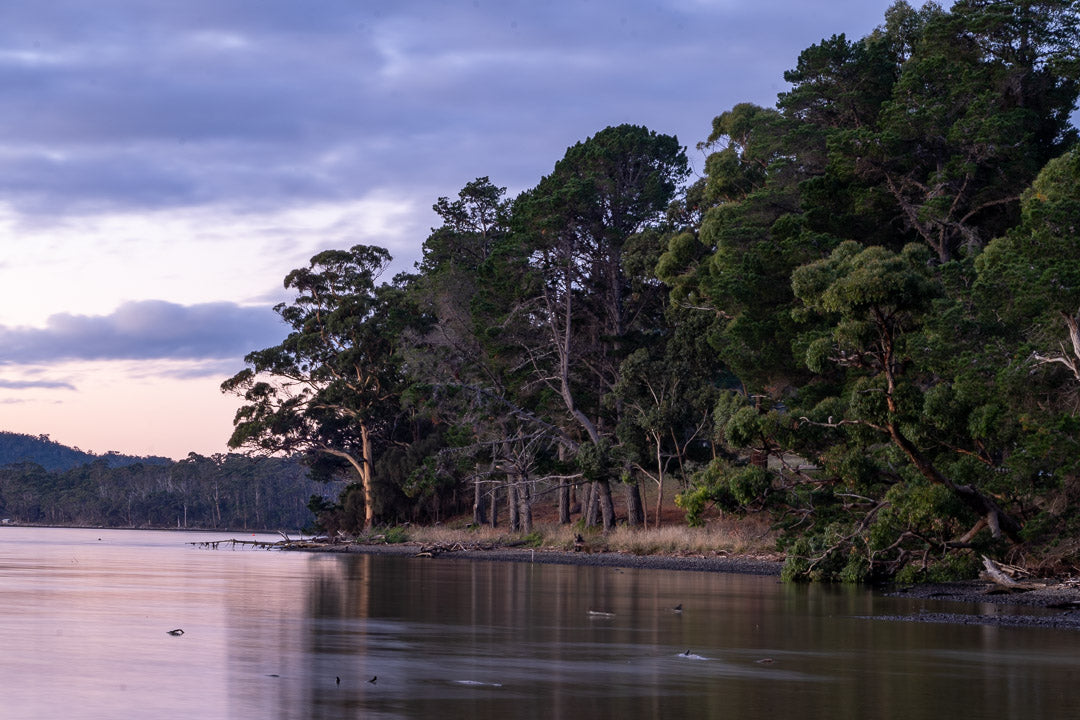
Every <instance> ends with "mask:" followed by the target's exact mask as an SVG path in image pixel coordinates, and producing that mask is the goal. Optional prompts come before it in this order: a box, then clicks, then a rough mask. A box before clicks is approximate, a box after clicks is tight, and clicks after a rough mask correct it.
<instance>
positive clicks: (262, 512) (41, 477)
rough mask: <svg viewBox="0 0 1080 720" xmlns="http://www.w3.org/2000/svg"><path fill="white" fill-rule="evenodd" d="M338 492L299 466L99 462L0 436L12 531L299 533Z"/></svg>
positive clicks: (3, 514)
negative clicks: (27, 527)
mask: <svg viewBox="0 0 1080 720" xmlns="http://www.w3.org/2000/svg"><path fill="white" fill-rule="evenodd" d="M340 487H341V485H340V484H329V485H328V484H326V483H321V482H317V481H314V480H312V479H311V478H310V477H309V471H308V468H307V467H305V466H304V465H303V464H302V463H300V462H299V461H298V460H295V459H291V460H290V459H282V458H256V457H246V456H243V455H238V454H229V455H214V456H212V457H204V456H202V455H197V454H195V453H191V454H190V455H188V457H187V458H185V459H183V460H180V461H178V462H173V461H172V460H169V459H168V458H160V457H146V458H137V457H131V456H126V455H120V454H117V453H107V454H105V455H92V454H90V453H85V452H82V451H80V450H77V449H74V448H70V447H67V446H65V445H61V444H60V443H57V442H55V441H53V440H50V439H49V438H48V437H45V436H38V437H34V436H30V435H19V434H16V433H8V432H4V433H0V518H2V519H3V521H4V522H5V523H19V524H46V525H81V526H88V527H133V528H134V527H138V528H201V529H237V530H238V529H245V530H275V531H276V530H291V531H298V530H301V529H303V528H310V527H311V526H312V523H313V520H314V516H313V515H312V511H313V510H318V509H320V508H322V507H324V506H325V505H326V504H327V498H328V497H333V496H334V495H335V494H336V493H337V492H338V491H339V490H340Z"/></svg>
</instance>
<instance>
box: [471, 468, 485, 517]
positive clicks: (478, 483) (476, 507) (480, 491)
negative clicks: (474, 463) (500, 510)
mask: <svg viewBox="0 0 1080 720" xmlns="http://www.w3.org/2000/svg"><path fill="white" fill-rule="evenodd" d="M484 510H485V507H484V484H483V482H482V478H481V476H480V474H479V473H477V475H476V480H475V481H473V525H483V524H484Z"/></svg>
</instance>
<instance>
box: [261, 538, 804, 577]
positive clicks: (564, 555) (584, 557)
mask: <svg viewBox="0 0 1080 720" xmlns="http://www.w3.org/2000/svg"><path fill="white" fill-rule="evenodd" d="M281 549H282V550H285V551H288V552H325V553H347V554H348V553H355V554H366V555H397V556H403V557H424V558H429V559H438V560H479V561H482V562H523V563H529V562H532V563H538V564H542V565H577V566H581V567H617V568H627V569H631V568H637V569H642V570H686V571H691V572H726V573H734V574H739V575H775V576H777V577H779V575H780V569H781V568H782V567H783V562H782V561H779V560H770V559H765V558H756V557H748V556H733V555H715V556H711V557H708V556H704V555H634V554H632V553H623V552H611V551H609V552H591V553H590V552H572V551H569V550H550V549H545V548H535V549H534V548H508V547H498V548H490V549H487V548H462V549H457V550H440V551H436V552H430V551H429V552H426V553H425V548H424V546H422V545H420V544H418V543H397V544H393V545H384V544H370V545H369V544H364V543H343V544H340V545H324V546H321V547H304V546H298V547H289V546H282V547H281Z"/></svg>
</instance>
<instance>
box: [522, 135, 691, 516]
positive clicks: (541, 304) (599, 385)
mask: <svg viewBox="0 0 1080 720" xmlns="http://www.w3.org/2000/svg"><path fill="white" fill-rule="evenodd" d="M686 174H687V161H686V155H685V152H684V150H683V149H682V147H680V146H679V144H678V141H677V140H676V139H675V138H674V137H671V136H667V135H658V134H657V133H655V132H653V131H650V130H648V129H647V128H644V127H638V126H632V125H620V126H618V127H609V128H606V129H605V130H602V131H600V132H598V133H597V134H596V135H594V136H593V137H591V138H588V139H587V140H585V141H584V142H581V143H578V144H576V145H574V146H573V147H571V148H569V149H568V150H567V152H566V155H565V156H564V157H563V159H562V160H560V161H559V162H558V163H556V165H555V168H554V170H553V171H552V173H551V174H550V175H548V176H546V177H545V178H543V179H542V180H541V181H540V183H539V184H538V185H537V186H536V187H535V188H534V189H532V190H530V191H528V192H526V193H523V194H522V195H521V196H520V197H519V198H518V199H517V200H516V201H515V203H514V210H513V212H514V222H515V224H516V226H517V228H518V231H519V233H520V234H521V236H522V237H523V239H524V243H525V252H527V254H528V258H529V268H530V269H531V271H532V272H533V273H535V276H536V278H537V283H536V288H537V289H536V291H535V292H534V294H533V296H532V297H531V298H523V300H524V301H525V302H523V303H522V304H521V312H522V313H523V314H525V315H527V317H528V319H529V323H530V324H531V325H532V326H533V327H534V328H535V330H536V333H535V336H534V338H533V339H532V341H531V342H530V343H529V346H528V347H527V348H526V351H527V355H528V358H529V362H530V364H531V365H532V367H533V370H534V374H535V376H536V378H537V379H538V380H539V381H541V382H542V383H544V384H545V385H546V386H547V387H548V388H550V390H551V391H552V392H553V393H554V394H555V395H556V397H558V398H559V399H560V400H561V401H562V405H563V410H564V412H565V416H566V419H567V420H568V421H569V423H568V425H563V427H564V428H565V431H566V436H567V438H568V439H569V438H570V437H571V435H572V434H571V427H570V425H572V426H576V430H577V434H578V437H580V438H581V441H573V443H574V445H575V446H578V447H580V445H581V442H582V441H583V442H585V443H588V444H589V445H590V446H591V449H590V450H589V453H590V455H589V457H590V460H589V465H590V468H591V470H590V471H589V472H587V475H588V476H590V479H592V480H593V481H594V482H595V487H596V490H597V491H598V492H599V499H600V508H601V515H602V518H603V524H604V528H605V529H610V528H611V527H613V525H614V505H613V503H612V499H611V487H610V480H611V478H612V477H613V476H614V477H618V473H617V471H615V470H614V469H613V468H610V467H607V465H608V461H609V459H610V458H609V455H608V452H607V450H606V448H608V447H610V445H611V439H612V438H613V435H614V431H615V428H616V427H617V425H618V416H619V414H620V412H621V410H620V408H619V405H618V403H615V404H614V406H613V407H611V408H610V409H607V410H605V408H604V403H603V398H604V397H605V396H606V395H608V394H610V393H611V392H612V390H613V388H614V386H615V384H616V383H617V382H618V380H619V367H620V364H621V363H622V361H623V359H624V358H625V357H626V356H627V355H628V354H629V353H630V352H631V351H632V349H633V347H632V346H633V337H634V334H635V333H636V332H637V331H639V329H640V328H639V326H638V321H639V318H643V317H644V316H648V313H645V315H644V316H643V315H642V313H643V310H644V309H645V307H646V306H648V305H649V304H650V303H655V302H658V301H659V300H660V298H661V295H662V293H661V292H660V287H659V286H658V285H655V286H639V287H637V288H635V287H634V286H633V283H632V282H631V278H629V277H628V276H627V274H626V272H625V267H624V264H623V260H624V250H625V248H626V244H627V242H628V241H629V240H630V238H632V237H633V236H635V235H637V234H638V233H641V232H642V231H643V230H645V229H646V228H647V227H649V226H650V225H651V224H653V223H656V222H658V221H659V220H660V219H661V218H662V217H663V213H664V211H665V209H666V208H667V205H668V203H669V202H670V201H671V199H672V198H673V196H674V193H675V190H676V188H677V186H678V183H679V182H680V181H681V180H682V179H683V178H684V177H685V176H686ZM575 449H576V448H575ZM631 492H632V493H633V494H634V495H636V486H634V488H633V489H632V491H631ZM630 502H631V505H632V507H636V511H632V512H631V521H632V522H634V521H638V522H640V508H641V503H640V497H639V496H638V501H637V503H636V504H635V503H634V502H633V498H631V499H630Z"/></svg>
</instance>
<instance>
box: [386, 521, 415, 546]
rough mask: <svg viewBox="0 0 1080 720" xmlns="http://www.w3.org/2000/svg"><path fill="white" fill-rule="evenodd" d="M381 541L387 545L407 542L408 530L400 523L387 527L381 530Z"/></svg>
mask: <svg viewBox="0 0 1080 720" xmlns="http://www.w3.org/2000/svg"><path fill="white" fill-rule="evenodd" d="M383 542H385V543H386V544H387V545H400V544H401V543H406V542H409V531H408V530H407V529H406V528H404V527H402V526H401V525H395V526H393V527H388V528H386V530H385V531H384V532H383Z"/></svg>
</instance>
